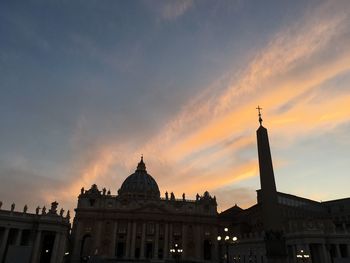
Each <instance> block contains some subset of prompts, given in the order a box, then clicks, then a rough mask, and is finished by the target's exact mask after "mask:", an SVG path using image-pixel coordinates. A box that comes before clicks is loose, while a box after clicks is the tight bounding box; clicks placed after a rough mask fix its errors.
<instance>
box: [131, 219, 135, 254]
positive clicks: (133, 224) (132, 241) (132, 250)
mask: <svg viewBox="0 0 350 263" xmlns="http://www.w3.org/2000/svg"><path fill="white" fill-rule="evenodd" d="M135 242H136V222H135V221H134V222H133V223H132V236H131V254H130V257H131V258H132V259H134V258H135Z"/></svg>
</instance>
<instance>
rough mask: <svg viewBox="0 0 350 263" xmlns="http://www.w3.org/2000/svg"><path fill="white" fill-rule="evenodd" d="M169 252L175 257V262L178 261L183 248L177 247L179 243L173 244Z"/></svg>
mask: <svg viewBox="0 0 350 263" xmlns="http://www.w3.org/2000/svg"><path fill="white" fill-rule="evenodd" d="M169 251H170V254H171V255H172V257H173V258H174V259H175V261H176V262H180V258H181V255H182V252H183V249H182V248H180V247H179V244H177V243H176V244H175V245H174V247H173V248H171V249H170V250H169Z"/></svg>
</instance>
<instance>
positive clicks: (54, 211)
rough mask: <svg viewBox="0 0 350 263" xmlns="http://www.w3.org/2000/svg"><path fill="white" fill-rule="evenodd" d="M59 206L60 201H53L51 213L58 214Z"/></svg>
mask: <svg viewBox="0 0 350 263" xmlns="http://www.w3.org/2000/svg"><path fill="white" fill-rule="evenodd" d="M57 206H58V203H57V202H56V201H54V202H52V203H51V208H50V211H49V213H50V214H57Z"/></svg>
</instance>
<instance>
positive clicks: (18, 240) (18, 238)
mask: <svg viewBox="0 0 350 263" xmlns="http://www.w3.org/2000/svg"><path fill="white" fill-rule="evenodd" d="M22 231H23V230H22V229H18V230H17V235H16V240H15V245H16V246H20V245H21V239H22Z"/></svg>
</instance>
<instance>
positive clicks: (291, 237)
mask: <svg viewBox="0 0 350 263" xmlns="http://www.w3.org/2000/svg"><path fill="white" fill-rule="evenodd" d="M258 109H259V122H260V126H259V128H258V130H257V144H258V156H259V170H260V183H261V189H260V190H258V191H257V201H258V202H257V204H256V205H253V206H252V207H250V208H248V209H241V208H240V207H238V206H237V205H235V206H233V207H232V208H230V209H228V210H226V211H224V212H222V213H221V214H220V215H219V217H220V223H221V225H222V227H227V228H228V229H229V230H230V231H229V233H228V234H229V236H230V237H232V236H237V241H236V242H233V241H231V242H230V251H229V257H230V258H229V262H256V263H263V262H266V263H270V262H288V263H297V262H309V263H311V262H312V263H337V262H339V263H340V262H350V198H346V199H340V200H333V201H328V202H316V201H313V200H309V199H306V198H302V197H298V196H294V195H290V194H286V193H280V192H277V189H276V185H275V179H274V172H273V165H272V159H271V153H270V146H269V140H268V134H267V129H266V128H264V127H263V126H262V119H261V115H260V108H258Z"/></svg>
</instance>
